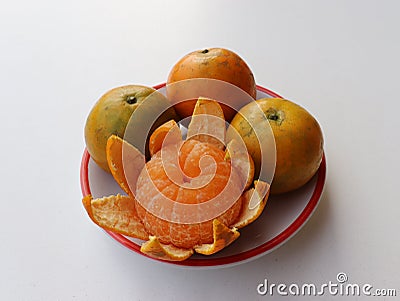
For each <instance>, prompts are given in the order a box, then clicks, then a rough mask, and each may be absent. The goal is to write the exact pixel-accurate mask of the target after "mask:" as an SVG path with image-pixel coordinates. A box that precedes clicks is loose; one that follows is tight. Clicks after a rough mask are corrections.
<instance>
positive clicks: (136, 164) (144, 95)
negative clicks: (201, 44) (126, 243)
mask: <svg viewBox="0 0 400 301" xmlns="http://www.w3.org/2000/svg"><path fill="white" fill-rule="evenodd" d="M256 88H257V87H256V84H255V80H254V76H253V73H252V72H251V70H250V68H249V67H248V65H247V64H246V63H245V62H244V60H243V59H242V58H241V57H239V56H238V55H237V54H236V53H234V52H232V51H230V50H227V49H222V48H211V49H205V50H200V51H195V52H192V53H189V54H188V55H186V56H185V57H183V58H182V59H181V60H180V61H178V62H177V63H176V64H175V66H174V67H173V68H172V70H171V71H170V73H169V76H168V81H167V86H166V91H165V94H166V96H165V95H164V94H162V93H160V92H159V91H157V90H155V89H153V88H150V87H146V86H139V85H128V86H122V87H118V88H114V89H112V90H110V91H109V92H107V93H106V94H104V95H103V96H102V97H101V98H100V99H99V101H98V102H97V103H96V104H95V105H94V107H93V109H92V111H91V112H90V114H89V116H88V118H87V122H86V126H85V141H86V146H87V150H88V152H89V154H90V156H91V158H92V159H93V160H94V162H95V163H97V164H98V165H99V166H100V167H101V168H102V169H104V170H105V171H106V172H110V173H111V174H112V176H113V178H114V179H115V181H116V182H117V183H118V184H119V186H120V187H121V188H122V190H123V191H124V192H125V194H124V195H120V194H118V195H109V196H104V197H102V198H97V199H94V198H93V197H92V196H91V195H86V196H84V198H83V205H84V207H85V209H86V211H87V213H88V215H89V217H90V218H91V219H92V220H93V222H95V223H96V224H97V225H99V226H100V227H102V228H104V229H106V230H109V231H113V232H116V233H120V234H123V235H126V236H129V237H134V238H138V239H141V240H143V243H142V246H141V251H142V252H143V253H144V254H146V255H148V256H150V257H153V258H157V259H161V260H170V261H178V260H185V259H187V258H189V257H190V256H191V255H192V254H193V253H198V254H203V255H211V254H214V253H216V252H218V251H220V250H222V249H223V248H225V247H227V246H228V245H230V244H231V243H232V242H233V241H235V240H236V239H237V238H238V237H239V235H240V234H239V231H238V230H239V229H241V228H243V227H245V226H247V225H248V224H250V223H252V222H253V221H255V220H256V219H257V218H258V217H259V216H260V214H261V213H262V212H263V210H264V207H265V204H266V201H267V199H268V196H269V194H270V191H271V193H285V192H289V191H292V190H295V189H297V188H299V187H301V186H303V185H304V184H305V183H307V182H308V181H309V180H310V179H311V177H312V176H313V175H314V174H315V173H316V171H317V170H318V167H319V164H320V163H321V160H322V155H323V138H322V132H321V128H320V126H319V124H318V122H317V121H316V120H315V119H314V118H313V117H312V116H311V114H309V113H308V112H307V111H306V110H305V109H304V108H302V107H300V106H298V105H297V104H295V103H293V102H291V101H289V100H284V99H280V98H262V99H258V100H256V96H257V94H256V92H257V91H256ZM271 161H272V162H273V166H272V167H271V164H266V163H265V162H269V163H271ZM265 174H270V175H272V176H269V177H268V176H265ZM248 239H251V238H248Z"/></svg>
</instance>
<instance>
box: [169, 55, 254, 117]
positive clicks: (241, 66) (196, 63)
mask: <svg viewBox="0 0 400 301" xmlns="http://www.w3.org/2000/svg"><path fill="white" fill-rule="evenodd" d="M195 78H208V79H216V80H220V81H224V82H228V83H230V84H232V85H235V86H237V87H239V88H240V89H242V90H243V91H245V92H247V93H248V94H249V95H250V96H251V97H252V98H253V99H255V98H256V94H257V89H256V83H255V80H254V76H253V73H252V71H251V69H250V68H249V66H248V65H247V64H246V62H245V61H244V60H243V59H242V58H241V57H240V56H239V55H238V54H236V53H234V52H233V51H231V50H228V49H225V48H208V49H204V50H197V51H193V52H191V53H189V54H187V55H185V56H184V57H183V58H181V59H180V60H179V61H178V62H177V63H176V64H175V65H174V66H173V67H172V69H171V71H170V73H169V75H168V80H167V94H168V98H169V99H170V100H171V101H172V102H173V103H174V104H175V105H174V107H175V110H176V111H177V113H178V115H179V116H180V117H181V118H185V117H189V116H191V115H192V113H193V110H194V107H195V104H196V100H197V97H200V96H205V95H195V97H196V98H195V99H190V100H186V101H182V100H184V99H179V98H180V96H178V93H181V92H182V91H178V90H179V89H176V90H177V91H175V89H172V88H171V89H168V87H169V86H170V85H171V84H173V83H176V82H179V81H183V80H187V79H195ZM191 89H193V87H191ZM232 106H236V104H232ZM221 107H222V109H223V111H224V115H225V120H226V121H228V122H229V121H230V120H232V118H233V116H234V115H235V113H236V111H235V110H234V109H233V108H232V107H231V106H229V105H226V104H224V103H221Z"/></svg>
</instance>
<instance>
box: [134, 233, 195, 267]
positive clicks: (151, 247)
mask: <svg viewBox="0 0 400 301" xmlns="http://www.w3.org/2000/svg"><path fill="white" fill-rule="evenodd" d="M140 251H141V252H142V253H144V254H146V255H148V256H150V257H153V258H157V259H161V260H169V261H182V260H185V259H187V258H189V257H190V256H192V254H193V249H183V248H178V247H175V246H174V245H171V244H163V243H161V242H160V241H159V240H158V238H157V237H156V236H150V237H149V240H148V241H146V242H144V243H143V244H142V246H141V248H140Z"/></svg>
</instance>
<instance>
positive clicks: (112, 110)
mask: <svg viewBox="0 0 400 301" xmlns="http://www.w3.org/2000/svg"><path fill="white" fill-rule="evenodd" d="M154 92H155V90H154V89H153V88H150V87H146V86H140V85H126V86H121V87H116V88H113V89H111V90H109V91H108V92H106V93H105V94H104V95H102V96H101V98H100V99H99V100H98V101H97V102H96V104H95V105H94V106H93V108H92V110H91V111H90V113H89V115H88V117H87V120H86V124H85V142H86V147H87V150H88V152H89V154H90V156H91V158H92V159H93V160H94V161H95V162H96V163H97V165H99V166H100V167H101V168H102V169H104V170H105V171H107V172H110V169H109V166H108V163H107V155H106V145H107V139H108V138H109V137H110V136H111V135H116V136H118V137H120V138H123V137H124V134H125V129H126V126H127V124H128V122H129V120H130V118H131V116H132V114H133V113H134V111H135V110H136V109H137V107H138V106H139V105H140V104H141V103H142V102H143V101H145V100H146V98H147V97H148V96H149V95H151V94H152V93H154ZM130 99H131V100H132V99H134V101H130ZM160 102H165V106H169V102H168V100H167V99H166V98H164V97H163V96H161V95H160ZM143 118H146V116H143ZM149 118H151V116H150V117H149ZM169 119H177V115H176V112H175V110H174V109H173V108H172V107H171V108H169V109H168V110H167V111H166V112H165V113H164V114H163V115H162V116H160V118H159V120H157V122H156V124H155V126H154V129H155V128H156V126H158V125H161V124H162V123H163V122H165V121H167V120H169Z"/></svg>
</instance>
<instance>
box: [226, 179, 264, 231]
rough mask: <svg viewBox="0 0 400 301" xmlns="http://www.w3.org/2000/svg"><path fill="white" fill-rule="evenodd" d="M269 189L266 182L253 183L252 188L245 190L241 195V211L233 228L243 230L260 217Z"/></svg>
mask: <svg viewBox="0 0 400 301" xmlns="http://www.w3.org/2000/svg"><path fill="white" fill-rule="evenodd" d="M269 188H270V186H269V184H268V183H266V182H263V181H254V188H251V189H249V190H247V191H246V192H245V193H244V194H243V197H242V199H243V205H242V211H241V214H240V216H239V218H238V221H237V222H236V223H235V224H234V225H233V227H235V228H238V229H240V228H243V227H245V226H247V225H248V224H250V223H252V222H254V221H255V220H256V219H257V218H258V217H259V216H260V214H261V213H262V212H263V210H264V207H265V204H266V203H267V199H268V196H269Z"/></svg>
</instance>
